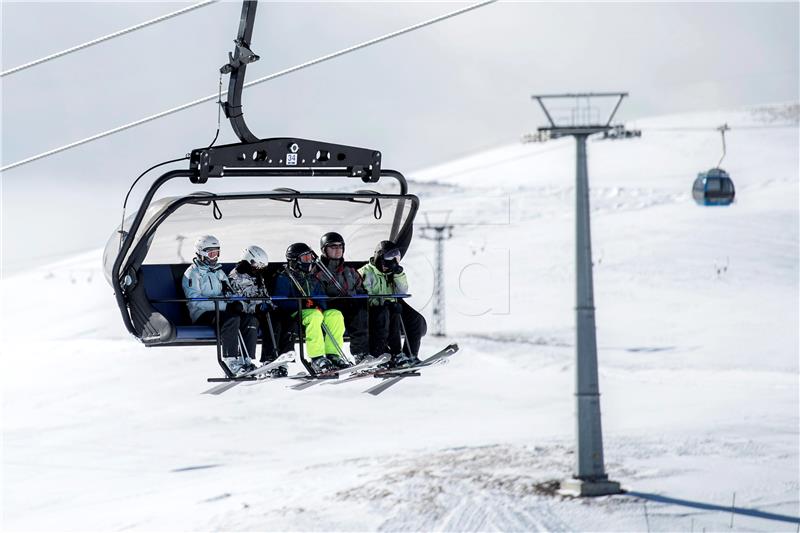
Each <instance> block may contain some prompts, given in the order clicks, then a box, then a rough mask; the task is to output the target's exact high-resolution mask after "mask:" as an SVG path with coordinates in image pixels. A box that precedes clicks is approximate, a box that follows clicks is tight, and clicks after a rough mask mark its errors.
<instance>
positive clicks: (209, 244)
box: [194, 235, 219, 265]
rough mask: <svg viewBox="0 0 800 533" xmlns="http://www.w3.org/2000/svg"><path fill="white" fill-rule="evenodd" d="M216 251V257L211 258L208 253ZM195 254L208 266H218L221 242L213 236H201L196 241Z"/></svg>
mask: <svg viewBox="0 0 800 533" xmlns="http://www.w3.org/2000/svg"><path fill="white" fill-rule="evenodd" d="M214 250H216V252H217V255H216V257H213V258H212V257H209V255H208V252H210V251H214ZM194 252H195V254H197V257H198V258H199V259H200V260H201V261H204V262H206V263H208V264H211V265H213V264H216V262H217V260H218V259H219V240H218V239H217V238H216V237H214V236H213V235H201V236H200V237H198V238H197V240H196V241H194Z"/></svg>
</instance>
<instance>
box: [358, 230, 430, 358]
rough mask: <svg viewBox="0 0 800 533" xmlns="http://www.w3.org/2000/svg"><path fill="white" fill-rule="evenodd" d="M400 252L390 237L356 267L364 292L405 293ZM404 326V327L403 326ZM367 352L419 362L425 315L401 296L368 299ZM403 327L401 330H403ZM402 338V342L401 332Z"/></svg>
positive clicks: (375, 355)
mask: <svg viewBox="0 0 800 533" xmlns="http://www.w3.org/2000/svg"><path fill="white" fill-rule="evenodd" d="M401 258H402V253H401V252H400V249H399V248H398V247H397V246H396V245H395V244H394V243H393V242H392V241H381V242H380V243H379V244H378V246H377V247H376V248H375V253H374V254H373V256H372V258H371V259H370V260H369V263H367V264H366V265H364V266H363V267H361V268H360V269H359V271H358V273H359V274H361V277H362V278H364V288H365V289H366V290H367V293H368V294H370V295H372V294H375V295H378V294H405V293H407V292H408V279H407V277H406V273H405V272H404V271H403V267H402V266H400V259H401ZM403 326H405V327H403ZM369 330H370V331H369V347H370V348H369V349H370V355H372V356H373V357H379V356H381V355H383V354H384V353H389V354H391V356H392V361H391V366H395V367H404V366H413V365H415V364H417V363H419V358H418V354H419V347H420V342H421V339H422V336H423V335H425V332H426V330H427V326H426V324H425V319H424V318H423V317H422V315H420V314H419V313H418V312H417V311H415V310H414V309H413V308H411V306H409V305H408V304H407V303H406V302H404V301H403V300H402V299H399V298H394V297H386V296H383V297H378V296H376V297H375V298H370V299H369ZM403 330H405V331H403ZM402 333H405V336H406V342H405V345H403V344H402V342H401V341H402V339H401V334H402Z"/></svg>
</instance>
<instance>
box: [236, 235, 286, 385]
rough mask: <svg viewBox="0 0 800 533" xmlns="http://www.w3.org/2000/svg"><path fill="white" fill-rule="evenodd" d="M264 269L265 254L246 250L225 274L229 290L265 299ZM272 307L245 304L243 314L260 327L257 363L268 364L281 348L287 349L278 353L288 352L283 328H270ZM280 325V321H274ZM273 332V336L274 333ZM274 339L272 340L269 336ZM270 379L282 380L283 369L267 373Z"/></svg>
mask: <svg viewBox="0 0 800 533" xmlns="http://www.w3.org/2000/svg"><path fill="white" fill-rule="evenodd" d="M267 265H269V258H268V256H267V252H265V251H264V249H263V248H261V247H259V246H248V247H247V248H245V249H244V250H243V251H242V260H241V261H239V262H238V263H237V264H236V266H235V267H234V268H233V270H231V271H230V273H229V274H228V278H229V279H230V282H231V288H232V289H233V290H234V292H235V293H236V294H237V295H239V296H244V297H249V298H268V297H269V291H268V290H267ZM274 307H275V306H274V304H273V303H272V302H271V301H257V302H245V303H244V311H245V312H246V313H250V314H253V315H255V317H256V320H258V325H259V326H260V327H261V336H262V338H263V340H262V341H261V362H262V363H269V362H272V361H274V360H275V357H276V354H277V353H278V350H279V349H280V348H281V347H286V346H287V343H288V346H289V348H288V349H287V350H284V351H283V352H281V355H283V354H284V352H289V351H291V338H289V339H286V337H289V331H288V330H287V329H286V328H273V320H272V316H271V315H272V310H273V309H274ZM278 322H279V323H280V321H278ZM276 329H277V332H276ZM273 335H275V336H273ZM281 336H283V337H284V338H281V342H280V343H279V346H275V345H274V344H273V342H274V341H275V342H276V339H277V338H280V337H281ZM250 357H252V358H253V359H255V357H256V354H255V352H251V353H250ZM270 374H271V375H272V377H283V376H286V375H287V371H286V365H281V366H279V367H277V368H274V369H272V370H271V371H270Z"/></svg>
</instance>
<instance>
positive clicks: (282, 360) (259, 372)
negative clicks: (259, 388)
mask: <svg viewBox="0 0 800 533" xmlns="http://www.w3.org/2000/svg"><path fill="white" fill-rule="evenodd" d="M292 361H294V352H286V353H285V354H283V355H281V356H279V357H278V358H277V359H275V360H274V361H270V362H269V363H267V364H264V365H261V366H260V367H258V368H254V369H253V370H249V371H247V372H245V373H243V374H239V375H238V376H236V377H237V378H250V377H256V378H257V377H258V376H263V375H266V374H268V373H269V372H270V371H271V370H274V369H276V368H278V367H279V366H281V365H285V364H288V363H291V362H292ZM244 381H247V380H246V379H238V380H235V381H228V382H225V383H221V384H219V385H217V386H215V387H211V388H210V389H208V390H207V391H204V392H203V394H214V395H219V394H222V393H223V392H225V391H227V390H230V389H232V388H234V387H235V386H236V385H239V384H240V383H242V382H244Z"/></svg>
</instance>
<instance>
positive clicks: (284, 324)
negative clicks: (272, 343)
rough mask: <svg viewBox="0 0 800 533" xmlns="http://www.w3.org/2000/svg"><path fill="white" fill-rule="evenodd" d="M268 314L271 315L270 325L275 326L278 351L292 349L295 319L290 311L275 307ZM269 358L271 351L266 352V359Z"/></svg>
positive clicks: (280, 352) (295, 326) (295, 327)
mask: <svg viewBox="0 0 800 533" xmlns="http://www.w3.org/2000/svg"><path fill="white" fill-rule="evenodd" d="M270 314H271V316H272V326H273V327H274V328H275V340H277V341H278V353H279V354H282V353H286V352H290V351H292V350H294V340H293V339H292V334H294V333H296V332H297V319H296V318H295V317H293V316H292V313H289V312H288V311H284V310H281V309H275V310H273V311H271V312H270ZM295 315H296V314H295ZM262 354H263V352H262ZM262 357H263V356H262ZM271 358H272V352H270V353H269V354H268V359H270V360H271Z"/></svg>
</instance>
